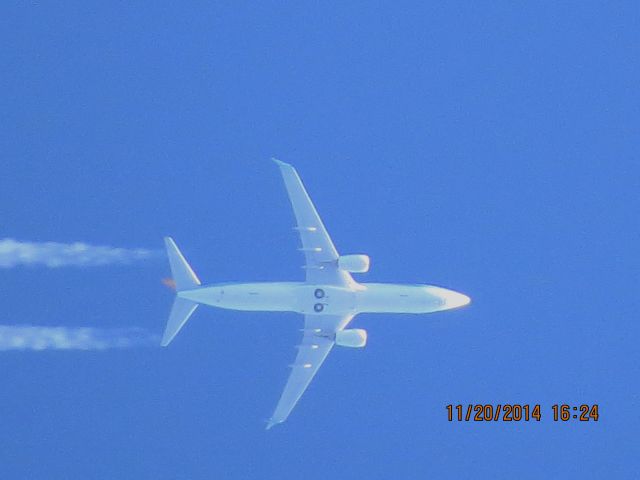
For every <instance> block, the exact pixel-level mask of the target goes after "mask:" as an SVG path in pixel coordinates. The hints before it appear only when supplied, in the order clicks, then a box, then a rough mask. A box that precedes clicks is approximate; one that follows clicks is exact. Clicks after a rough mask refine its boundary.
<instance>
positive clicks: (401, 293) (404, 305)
mask: <svg viewBox="0 0 640 480" xmlns="http://www.w3.org/2000/svg"><path fill="white" fill-rule="evenodd" d="M272 160H273V161H274V162H275V163H276V164H277V165H278V167H279V168H280V173H281V174H282V177H283V179H284V184H285V187H286V189H287V193H288V194H289V200H290V202H291V205H292V207H293V212H294V215H295V218H296V223H297V225H296V226H295V227H294V230H296V231H297V232H298V234H299V235H300V241H301V244H302V246H301V247H300V248H299V250H300V251H302V252H303V253H304V256H305V260H306V262H305V265H304V267H303V268H304V269H305V272H306V278H305V281H304V282H261V283H217V284H211V285H202V284H201V282H200V280H199V279H198V277H197V276H196V274H195V273H194V271H193V270H192V269H191V267H190V266H189V264H188V263H187V261H186V260H185V258H184V256H183V255H182V253H181V252H180V250H179V249H178V247H177V245H176V243H175V242H174V241H173V239H172V238H171V237H165V245H166V249H167V254H168V257H169V264H170V267H171V273H172V276H173V285H175V290H176V297H175V300H174V303H173V307H172V309H171V313H170V315H169V320H168V322H167V326H166V329H165V332H164V335H163V338H162V342H161V344H162V346H164V347H166V346H167V345H169V343H171V341H172V340H173V339H174V338H175V336H176V335H177V334H178V332H179V331H180V329H181V328H182V327H183V326H184V325H185V323H186V322H187V320H188V319H189V317H190V316H191V315H192V314H193V312H194V311H195V310H196V308H197V307H198V305H210V306H213V307H219V308H225V309H231V310H243V311H265V312H296V313H300V314H302V315H304V328H303V329H302V332H303V335H302V340H301V342H300V344H299V345H298V346H297V348H298V353H297V356H296V359H295V361H294V363H293V365H292V366H291V373H290V375H289V379H288V381H287V383H286V385H285V387H284V391H283V392H282V396H281V397H280V401H279V402H278V404H277V406H276V408H275V411H274V412H273V415H272V416H271V418H270V419H269V420H268V421H267V430H268V429H270V428H271V427H273V426H274V425H276V424H278V423H282V422H284V421H285V420H286V419H287V418H288V417H289V414H290V413H291V411H292V410H293V408H294V407H295V406H296V404H297V403H298V400H300V397H301V396H302V394H303V393H304V391H305V390H306V389H307V387H308V386H309V384H310V383H311V380H312V379H313V377H314V376H315V374H316V372H317V371H318V369H319V368H320V366H321V365H322V363H323V362H324V360H325V358H326V357H327V355H328V354H329V352H330V351H331V349H332V348H333V346H334V345H338V346H341V347H350V348H362V347H364V346H365V345H366V343H367V332H366V331H365V330H363V329H360V328H346V327H347V326H348V325H349V323H350V322H351V321H352V320H353V318H354V317H355V316H356V315H358V314H359V313H414V314H420V313H432V312H439V311H443V310H451V309H454V308H459V307H463V306H465V305H467V304H469V303H470V301H471V299H470V298H469V297H468V296H466V295H464V294H462V293H459V292H456V291H453V290H448V289H446V288H442V287H437V286H433V285H422V284H420V285H416V284H408V285H402V284H391V283H359V282H356V281H355V280H354V279H353V277H352V276H351V274H352V273H366V272H367V271H368V270H369V264H370V260H369V257H368V256H367V255H361V254H358V255H340V254H338V252H337V250H336V247H335V246H334V244H333V242H332V241H331V237H329V234H328V233H327V230H326V228H325V226H324V224H323V223H322V220H321V219H320V216H319V215H318V212H317V211H316V208H315V207H314V205H313V202H312V201H311V198H310V197H309V195H308V193H307V191H306V189H305V187H304V185H303V184H302V181H301V180H300V177H299V175H298V173H297V171H296V169H295V168H294V167H293V166H292V165H289V164H288V163H285V162H282V161H280V160H277V159H272Z"/></svg>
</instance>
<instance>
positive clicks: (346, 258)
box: [338, 255, 370, 273]
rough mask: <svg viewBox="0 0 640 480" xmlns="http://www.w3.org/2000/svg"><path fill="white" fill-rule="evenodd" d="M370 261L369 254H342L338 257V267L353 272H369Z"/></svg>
mask: <svg viewBox="0 0 640 480" xmlns="http://www.w3.org/2000/svg"><path fill="white" fill-rule="evenodd" d="M369 263H370V261H369V257H368V256H367V255H340V257H338V268H339V269H340V270H346V271H347V272H351V273H365V272H368V271H369Z"/></svg>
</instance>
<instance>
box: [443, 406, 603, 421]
mask: <svg viewBox="0 0 640 480" xmlns="http://www.w3.org/2000/svg"><path fill="white" fill-rule="evenodd" d="M548 413H550V414H551V415H550V418H552V419H553V421H554V422H558V421H560V422H569V421H572V420H573V421H579V422H597V421H598V419H599V418H600V413H599V407H598V404H597V403H595V404H586V403H583V404H580V405H570V404H567V403H562V404H560V403H556V404H554V405H551V408H550V412H548ZM543 417H545V418H546V414H543V409H542V407H541V406H540V404H535V405H532V404H518V403H504V404H503V403H497V404H491V403H485V404H480V403H478V404H473V403H470V404H467V405H462V404H458V405H453V404H449V405H447V420H449V421H450V422H453V421H458V422H530V421H534V422H539V421H540V420H542V418H543Z"/></svg>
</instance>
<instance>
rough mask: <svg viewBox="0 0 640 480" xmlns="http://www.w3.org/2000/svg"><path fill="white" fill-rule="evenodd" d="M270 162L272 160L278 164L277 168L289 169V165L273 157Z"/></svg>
mask: <svg viewBox="0 0 640 480" xmlns="http://www.w3.org/2000/svg"><path fill="white" fill-rule="evenodd" d="M271 160H273V161H274V162H276V163H277V164H278V166H280V167H290V166H291V165H289V164H288V163H285V162H283V161H282V160H278V159H277V158H275V157H271Z"/></svg>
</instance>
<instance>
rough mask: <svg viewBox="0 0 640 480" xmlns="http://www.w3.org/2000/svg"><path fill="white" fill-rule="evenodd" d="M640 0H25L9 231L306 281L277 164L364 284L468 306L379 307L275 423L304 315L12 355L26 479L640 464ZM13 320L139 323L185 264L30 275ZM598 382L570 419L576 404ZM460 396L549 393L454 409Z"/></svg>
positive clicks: (211, 278)
mask: <svg viewBox="0 0 640 480" xmlns="http://www.w3.org/2000/svg"><path fill="white" fill-rule="evenodd" d="M639 14H640V12H639V11H638V7H637V4H635V2H616V3H613V4H611V3H605V2H562V4H561V5H557V4H556V3H555V2H536V3H535V4H534V3H529V4H526V5H515V4H514V3H513V2H489V3H483V4H480V3H477V2H456V3H448V4H446V5H441V4H440V2H438V3H433V4H427V5H425V2H400V3H398V2H366V3H365V2H361V3H358V2H347V4H346V5H345V4H337V3H335V4H331V5H330V4H322V5H320V4H316V3H313V4H312V3H306V2H302V3H293V2H291V3H282V2H274V3H272V2H259V3H257V2H256V3H246V2H220V3H213V2H196V3H193V4H191V5H188V6H183V5H180V4H176V3H173V2H154V5H152V6H151V5H149V4H143V3H133V4H132V3H117V4H116V3H113V4H105V3H100V2H64V3H63V4H62V5H55V6H54V5H46V4H35V3H27V2H11V3H4V4H3V5H2V7H0V26H1V27H0V45H2V47H0V66H1V71H2V74H1V75H0V112H2V113H1V118H2V122H1V123H2V128H0V152H1V158H2V160H1V165H2V175H1V176H0V205H2V207H1V212H2V231H1V232H0V238H15V239H18V240H23V241H34V242H41V241H57V242H63V243H70V242H76V241H83V242H87V243H89V244H96V245H113V246H117V247H125V248H138V247H140V248H148V249H159V248H161V247H162V237H163V236H164V235H167V234H170V235H172V236H174V237H175V238H176V241H177V242H178V244H179V245H180V246H181V247H182V249H183V251H184V253H185V255H186V256H187V258H188V259H189V260H190V262H191V263H192V265H193V266H194V269H195V270H196V271H197V272H198V274H199V275H200V277H201V278H202V279H203V280H204V281H206V282H220V281H235V280H237V281H242V280H289V279H291V280H295V279H301V278H302V271H301V270H300V268H299V266H300V265H301V264H302V257H301V255H300V254H299V252H296V247H297V239H296V238H295V234H294V232H293V231H292V230H291V226H292V225H293V221H294V220H293V215H292V213H291V210H290V207H289V204H288V200H287V198H286V193H285V190H284V186H283V185H282V180H281V179H280V177H279V174H278V171H277V168H276V167H275V165H273V164H272V162H270V161H269V160H268V159H269V157H270V156H273V155H275V156H278V157H279V158H282V159H283V160H285V161H288V162H290V163H293V164H294V165H295V166H296V167H297V168H298V170H299V172H300V174H301V176H302V178H303V180H304V181H305V184H306V185H307V188H308V190H309V192H310V194H311V196H312V198H313V199H314V201H315V203H316V206H317V207H318V210H319V211H320V214H321V215H322V217H323V219H324V222H325V224H326V226H327V228H328V230H329V232H330V233H331V235H332V237H333V240H334V242H335V243H336V246H337V248H338V250H339V251H340V252H342V253H358V252H363V253H367V254H369V255H370V256H371V259H372V268H371V271H370V273H369V274H366V275H363V276H360V277H358V278H359V279H361V280H362V281H397V282H409V283H414V282H423V283H432V284H436V285H442V286H445V287H449V288H453V289H456V290H459V291H462V292H464V293H466V294H468V295H470V296H471V297H472V298H473V304H472V305H471V306H470V307H469V308H466V309H462V310H460V311H455V312H444V313H439V314H434V315H428V316H396V315H385V316H374V315H362V316H360V317H358V318H357V319H356V320H355V321H354V323H353V325H354V326H355V327H358V328H366V329H367V330H368V332H369V344H368V345H367V348H365V349H363V350H361V351H351V350H348V349H337V350H336V351H334V352H333V353H332V355H331V356H330V357H329V358H328V360H327V361H326V363H325V365H324V366H323V368H322V369H321V371H320V372H319V374H318V376H317V377H316V379H315V381H314V383H313V384H312V385H311V387H310V389H309V390H308V392H307V394H306V395H305V397H304V398H303V399H302V401H301V402H300V404H299V405H298V407H297V409H296V410H295V411H294V413H293V415H292V416H291V418H290V420H289V421H288V422H287V423H286V424H284V425H282V426H280V427H278V428H274V429H273V430H270V431H269V432H265V431H264V430H263V428H264V424H263V423H262V421H263V420H264V419H266V418H268V416H269V415H270V414H271V412H272V409H273V407H274V406H275V403H276V401H277V399H278V397H279V394H280V392H281V389H282V387H283V385H284V382H285V380H286V376H287V374H288V371H287V369H286V365H288V364H289V363H290V362H291V361H292V359H293V357H294V355H295V350H294V349H293V346H294V345H295V344H296V343H297V341H298V336H299V332H298V328H300V319H299V318H298V317H297V316H296V315H295V314H289V313H287V314H273V313H268V314H266V313H265V314H261V313H240V312H229V311H220V310H213V309H205V308H202V309H200V310H199V311H198V312H197V313H196V314H195V316H194V317H193V319H192V320H191V321H190V322H189V324H188V325H187V327H186V328H185V329H184V330H183V331H182V332H181V333H180V335H179V336H178V337H177V339H176V340H175V342H174V343H173V344H172V345H171V347H170V348H168V349H160V348H154V347H144V348H142V347H141V348H133V349H124V350H107V351H88V352H77V351H51V350H46V351H40V352H25V351H6V352H0V362H1V363H2V369H1V372H2V373H1V378H2V381H3V384H4V388H3V389H2V393H1V394H0V411H2V412H3V414H2V417H1V418H2V428H1V429H0V477H2V478H7V479H13V478H16V479H22V478H29V479H68V478H83V479H84V478H92V479H103V478H104V479H112V478H118V479H139V478H155V479H205V478H207V479H208V478H278V479H281V478H300V477H301V476H304V477H305V478H307V479H314V478H353V477H354V476H357V477H364V476H366V477H367V478H427V477H431V478H542V477H549V478H602V477H604V476H608V477H611V478H632V477H633V475H634V472H637V470H638V467H639V466H640V465H638V458H639V454H640V452H639V451H638V450H639V449H638V446H637V431H638V427H639V426H640V425H639V422H638V408H639V407H640V400H639V395H638V378H639V375H640V371H639V368H638V365H639V362H638V360H639V358H638V348H637V345H638V337H639V333H640V327H639V326H638V315H637V312H638V306H639V305H638V287H639V286H640V282H639V281H638V270H639V268H638V267H639V266H640V265H639V261H638V255H637V244H638V238H639V235H638V234H639V231H638V222H637V215H638V211H639V210H638V207H639V204H638V187H639V181H638V179H639V178H640V176H639V174H640V167H638V161H637V155H638V147H639V146H640V145H639V142H638V138H639V136H638V133H639V132H638V122H639V120H640V119H639V109H640V94H639V90H638V84H639V81H640V64H639V61H638V58H640V47H639V45H640V35H639V34H638V31H640V30H639V28H638V25H639V22H638V20H640V19H639V16H640V15H639ZM1 273H2V275H0V292H1V293H0V296H1V301H2V310H3V313H2V317H3V318H2V320H1V321H0V324H2V325H5V324H6V325H30V324H31V325H42V326H65V327H68V328H77V327H92V328H100V329H111V328H114V329H115V328H129V327H139V328H143V329H147V330H149V331H151V332H153V333H154V334H155V333H157V334H159V333H160V332H161V331H162V329H163V327H164V323H165V321H166V317H167V315H168V311H169V308H170V305H171V292H169V291H167V289H166V288H165V287H164V286H163V285H162V284H161V279H162V278H163V277H166V276H167V275H168V273H169V272H168V265H167V264H166V261H165V260H164V259H163V258H162V257H155V258H152V259H150V260H146V261H142V262H136V263H132V264H129V265H121V264H116V265H111V266H104V267H91V268H90V267H68V268H58V269H49V268H46V267H43V266H31V267H16V268H11V269H4V270H2V271H1ZM563 402H567V403H571V404H580V403H598V404H599V405H600V414H601V419H600V421H599V422H598V423H587V424H584V423H583V424H580V423H571V422H570V423H567V424H562V423H556V422H553V420H552V419H551V405H553V404H555V403H563ZM449 403H454V404H457V403H462V404H467V403H493V404H497V403H529V404H541V405H542V408H543V415H545V417H544V418H543V420H542V421H541V422H540V423H517V424H516V423H512V424H508V423H501V422H498V423H491V424H484V423H450V422H448V421H447V420H446V411H445V406H446V405H447V404H449Z"/></svg>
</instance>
